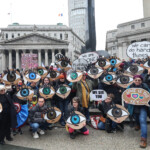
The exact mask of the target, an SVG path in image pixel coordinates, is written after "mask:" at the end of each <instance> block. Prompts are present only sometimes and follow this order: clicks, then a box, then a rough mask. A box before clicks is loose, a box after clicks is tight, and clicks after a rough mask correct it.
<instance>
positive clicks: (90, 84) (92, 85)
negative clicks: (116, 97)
mask: <svg viewBox="0 0 150 150" xmlns="http://www.w3.org/2000/svg"><path fill="white" fill-rule="evenodd" d="M86 83H87V85H88V87H89V90H90V92H91V91H92V90H93V89H94V88H96V87H97V85H98V80H97V79H95V80H93V81H92V80H89V79H86ZM72 89H74V90H76V96H77V97H79V99H80V104H81V105H82V87H81V81H79V82H75V83H73V85H72Z"/></svg>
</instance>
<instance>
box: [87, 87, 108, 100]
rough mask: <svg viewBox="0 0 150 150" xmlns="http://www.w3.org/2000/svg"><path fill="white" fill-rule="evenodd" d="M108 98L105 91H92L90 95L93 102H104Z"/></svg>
mask: <svg viewBox="0 0 150 150" xmlns="http://www.w3.org/2000/svg"><path fill="white" fill-rule="evenodd" d="M106 98H107V93H106V91H104V90H92V91H91V93H90V100H91V101H99V100H102V101H104V100H105V99H106Z"/></svg>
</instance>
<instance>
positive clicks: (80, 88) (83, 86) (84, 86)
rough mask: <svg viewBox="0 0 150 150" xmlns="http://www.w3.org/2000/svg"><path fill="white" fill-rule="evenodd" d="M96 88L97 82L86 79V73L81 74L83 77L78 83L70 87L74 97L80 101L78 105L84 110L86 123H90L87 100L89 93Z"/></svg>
mask: <svg viewBox="0 0 150 150" xmlns="http://www.w3.org/2000/svg"><path fill="white" fill-rule="evenodd" d="M96 86H97V80H93V81H92V80H89V79H87V74H86V72H84V73H83V77H82V79H81V80H80V81H79V82H75V83H73V85H72V89H74V90H76V96H77V97H79V99H80V104H82V107H83V108H84V113H85V116H86V119H87V123H88V124H89V123H90V114H89V100H90V92H91V91H92V90H93V89H94V87H96Z"/></svg>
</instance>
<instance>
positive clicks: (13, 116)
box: [0, 92, 17, 128]
mask: <svg viewBox="0 0 150 150" xmlns="http://www.w3.org/2000/svg"><path fill="white" fill-rule="evenodd" d="M4 95H5V98H6V99H7V101H8V106H6V107H7V108H9V109H10V110H9V113H10V119H11V120H10V122H11V128H16V126H17V112H16V110H15V106H14V104H13V100H12V98H11V97H10V94H9V93H8V92H7V93H5V94H4ZM1 101H2V99H1V98H0V103H1ZM2 107H3V104H2ZM5 111H8V110H3V111H2V113H0V118H3V115H4V114H3V112H5Z"/></svg>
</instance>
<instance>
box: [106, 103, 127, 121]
mask: <svg viewBox="0 0 150 150" xmlns="http://www.w3.org/2000/svg"><path fill="white" fill-rule="evenodd" d="M107 116H108V117H109V118H110V119H111V120H112V121H114V122H116V123H121V122H123V121H124V120H125V119H127V118H128V116H129V112H128V111H127V110H126V109H125V108H124V107H123V106H121V105H118V104H116V105H115V106H114V107H112V108H111V109H110V110H109V111H108V112H107Z"/></svg>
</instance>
